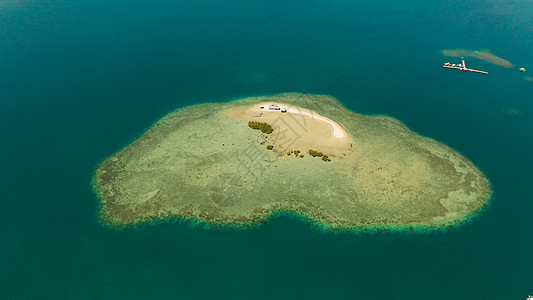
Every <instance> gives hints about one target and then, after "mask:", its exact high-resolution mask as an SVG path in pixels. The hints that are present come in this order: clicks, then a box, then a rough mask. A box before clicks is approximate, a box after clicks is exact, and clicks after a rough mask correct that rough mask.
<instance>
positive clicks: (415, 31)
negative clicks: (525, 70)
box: [0, 0, 533, 299]
mask: <svg viewBox="0 0 533 300" xmlns="http://www.w3.org/2000/svg"><path fill="white" fill-rule="evenodd" d="M352 2H354V1H328V2H326V1H322V2H320V1H294V2H292V3H291V4H287V3H286V2H284V1H268V2H267V1H261V2H250V1H195V2H191V3H186V2H182V1H160V2H159V3H157V4H155V3H153V1H152V2H150V1H118V0H115V1H86V0H78V1H68V2H67V1H25V2H21V1H10V0H8V1H3V2H0V103H1V108H0V128H1V129H0V141H1V143H0V155H1V156H0V157H2V163H1V167H0V195H1V196H0V201H1V203H2V207H1V209H2V210H1V211H2V218H0V242H1V243H0V245H1V248H0V266H2V267H0V298H2V299H32V298H35V299H45V298H52V299H84V298H85V299H95V298H107V299H117V298H118V299H121V298H122V299H135V298H172V299H176V298H180V299H188V298H193V297H200V298H232V299H276V298H293V299H297V298H308V299H311V298H315V299H327V298H331V299H335V298H349V299H384V298H393V299H429V298H431V299H476V298H480V299H523V298H525V296H526V295H527V293H533V275H532V273H531V272H532V270H533V259H532V258H531V257H532V255H531V249H533V239H532V238H531V236H532V234H533V229H532V226H531V213H532V212H533V203H532V198H531V195H530V193H529V189H530V186H531V182H532V180H531V179H532V178H531V172H530V170H531V167H533V160H532V158H531V156H530V153H531V150H532V149H533V147H532V146H533V140H532V138H531V132H530V131H531V128H533V121H532V116H533V102H532V101H531V100H532V97H531V95H532V92H533V84H531V83H529V82H526V81H524V80H522V79H521V76H522V75H523V74H521V73H519V72H518V71H517V70H516V69H513V70H509V69H502V68H499V67H497V66H494V65H491V64H489V63H485V62H482V61H476V60H474V59H470V60H468V62H467V64H468V65H469V66H471V67H474V66H475V67H478V68H479V69H482V70H487V71H489V72H490V75H489V76H482V75H478V74H463V73H461V72H454V71H451V70H443V69H442V68H441V63H443V62H445V61H452V60H453V59H451V58H445V57H442V55H441V54H440V53H439V51H440V50H442V49H449V48H456V47H462V48H467V49H480V48H488V49H491V50H492V51H493V52H494V53H496V54H497V55H500V56H502V57H504V58H506V59H509V60H510V61H511V62H513V63H515V64H517V65H520V66H522V65H523V66H526V67H527V66H529V67H530V69H533V57H532V56H531V53H533V40H532V39H533V26H532V25H533V5H532V4H531V2H529V1H525V0H524V1H507V2H499V1H447V2H444V1H403V2H397V1H372V2H369V3H352ZM366 2H368V1H366ZM286 91H295V92H308V93H321V94H331V95H334V96H336V97H338V98H339V99H340V100H341V101H342V102H343V103H344V104H345V105H346V106H347V107H348V108H350V109H352V110H354V111H357V112H361V113H366V114H388V115H391V116H394V117H396V118H398V119H400V120H401V121H403V122H404V123H406V124H407V125H408V126H409V127H410V128H411V129H412V130H414V131H416V132H418V133H420V134H423V135H426V136H429V137H432V138H435V139H437V140H440V141H442V142H444V143H446V144H448V145H450V146H451V147H453V148H455V149H457V150H458V151H460V152H462V153H463V154H465V155H466V156H467V157H469V158H470V159H471V160H472V161H473V162H474V163H475V164H476V165H478V166H479V167H480V168H481V169H482V170H483V171H484V172H485V173H486V174H487V176H488V177H489V178H490V180H491V182H492V184H493V187H494V199H493V201H492V202H491V205H490V206H489V207H488V208H487V209H486V210H485V211H484V212H483V213H482V214H481V215H480V216H479V217H477V218H476V219H475V220H474V221H473V222H471V223H468V224H466V225H464V226H462V227H460V228H457V229H454V230H452V231H450V232H445V233H442V232H440V233H416V234H409V233H378V234H331V233H324V232H321V231H320V230H317V229H316V228H315V227H314V226H313V225H312V224H309V223H307V222H304V221H302V220H299V219H297V218H293V217H279V218H276V219H273V220H271V221H270V222H268V223H267V224H265V225H263V226H261V227H259V228H255V229H252V230H247V231H237V230H223V231H220V230H212V229H206V228H203V227H202V226H195V225H193V224H183V223H180V224H161V225H156V226H141V227H139V228H136V229H132V230H126V231H116V230H111V229H108V228H105V227H103V226H102V225H101V224H99V223H98V216H97V209H98V201H97V199H96V197H95V195H94V194H93V193H92V191H91V188H90V180H91V176H92V171H93V170H94V168H95V167H96V165H97V164H98V162H99V161H101V160H102V159H104V158H105V157H107V156H109V155H111V154H113V153H114V152H115V151H117V150H118V149H120V148H122V147H123V146H125V145H127V144H128V143H129V142H130V141H132V140H133V139H134V138H136V137H137V136H139V134H141V133H142V132H143V131H144V130H145V129H146V128H148V127H149V126H150V124H152V123H153V122H155V121H156V120H158V119H159V118H160V117H162V116H163V115H165V114H166V113H168V112H170V111H172V110H174V109H176V108H179V107H183V106H186V105H190V104H194V103H203V102H208V101H215V100H231V99H235V98H240V97H245V96H250V95H257V94H268V93H278V92H286ZM506 107H513V108H516V109H519V110H521V111H523V112H524V116H521V117H516V116H509V115H506V114H504V113H502V112H501V110H502V109H503V108H506Z"/></svg>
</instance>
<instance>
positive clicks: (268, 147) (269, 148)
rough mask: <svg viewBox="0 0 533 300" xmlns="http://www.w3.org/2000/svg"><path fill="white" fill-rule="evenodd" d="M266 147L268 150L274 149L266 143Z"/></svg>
mask: <svg viewBox="0 0 533 300" xmlns="http://www.w3.org/2000/svg"><path fill="white" fill-rule="evenodd" d="M266 148H267V149H268V150H272V149H274V146H272V145H267V147H266Z"/></svg>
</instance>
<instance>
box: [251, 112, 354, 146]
mask: <svg viewBox="0 0 533 300" xmlns="http://www.w3.org/2000/svg"><path fill="white" fill-rule="evenodd" d="M269 104H271V103H261V104H260V105H257V106H256V109H257V110H260V111H262V112H265V113H279V114H281V113H282V112H280V111H279V110H268V109H266V108H267V107H268V105H269ZM274 104H276V105H278V106H279V107H280V108H285V109H287V112H286V113H288V114H294V115H300V116H304V117H307V118H310V119H314V120H318V121H321V122H325V123H326V124H329V125H331V127H332V129H333V131H332V136H333V137H335V138H338V139H341V138H344V137H346V136H348V134H347V133H346V131H345V130H344V129H343V128H342V127H341V126H340V125H339V124H337V122H335V121H333V120H331V119H328V118H326V117H323V116H321V115H319V114H318V113H316V112H312V111H310V110H306V109H303V108H301V107H296V106H290V105H288V104H283V103H274ZM260 107H265V109H261V108H260Z"/></svg>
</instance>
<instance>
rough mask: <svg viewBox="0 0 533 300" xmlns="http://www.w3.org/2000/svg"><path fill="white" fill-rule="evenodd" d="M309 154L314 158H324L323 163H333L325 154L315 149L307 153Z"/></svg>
mask: <svg viewBox="0 0 533 300" xmlns="http://www.w3.org/2000/svg"><path fill="white" fill-rule="evenodd" d="M307 153H309V155H311V156H312V157H317V156H318V157H322V160H323V161H331V159H330V158H329V157H328V156H327V155H326V154H324V153H322V152H320V151H316V150H313V149H309V151H308V152H307Z"/></svg>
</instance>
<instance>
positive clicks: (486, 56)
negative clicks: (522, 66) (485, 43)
mask: <svg viewBox="0 0 533 300" xmlns="http://www.w3.org/2000/svg"><path fill="white" fill-rule="evenodd" d="M441 53H442V54H443V55H445V56H450V57H473V58H477V59H481V60H484V61H487V62H490V63H493V64H495V65H497V66H500V67H504V68H512V67H514V65H513V64H512V63H511V62H510V61H508V60H506V59H504V58H501V57H498V56H496V55H494V53H492V52H491V51H490V50H488V49H482V50H467V49H450V50H442V51H441Z"/></svg>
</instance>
